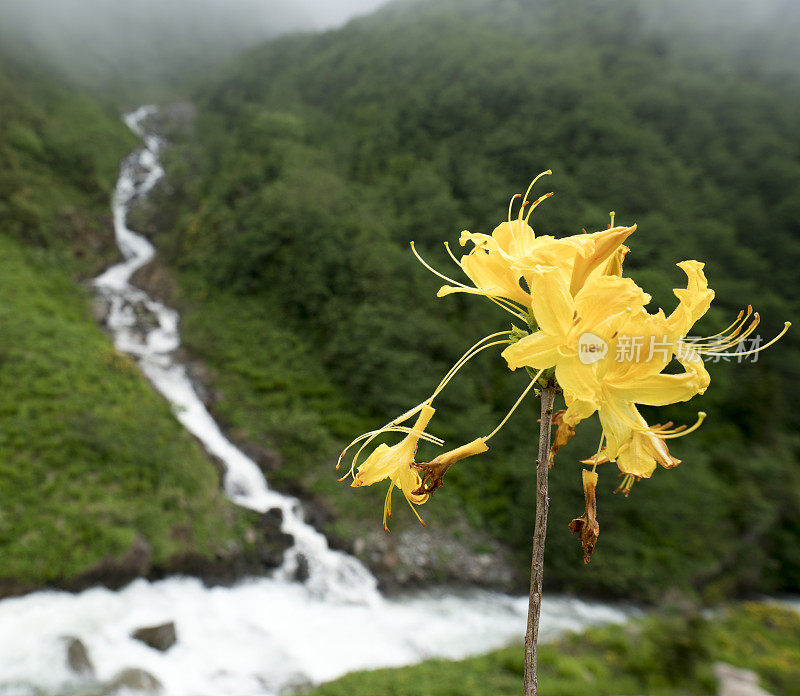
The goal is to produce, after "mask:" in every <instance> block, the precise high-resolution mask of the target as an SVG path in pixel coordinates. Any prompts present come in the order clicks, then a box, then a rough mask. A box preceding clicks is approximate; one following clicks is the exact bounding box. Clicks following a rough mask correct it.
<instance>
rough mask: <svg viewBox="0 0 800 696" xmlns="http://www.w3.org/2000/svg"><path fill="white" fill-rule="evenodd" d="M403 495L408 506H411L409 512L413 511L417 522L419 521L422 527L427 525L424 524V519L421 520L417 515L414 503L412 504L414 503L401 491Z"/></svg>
mask: <svg viewBox="0 0 800 696" xmlns="http://www.w3.org/2000/svg"><path fill="white" fill-rule="evenodd" d="M403 497H404V498H405V499H406V502H407V503H408V506H409V507H410V508H411V512H413V513H414V515H416V518H417V519H418V520H419V523H420V524H421V525H422V526H423V527H427V526H428V525H426V524H425V520H423V519H422V518H421V517H420V516H419V513H418V512H417V507H416V505H414V503H412V502H411V500H409V498H408V496H406V494H405V491H403Z"/></svg>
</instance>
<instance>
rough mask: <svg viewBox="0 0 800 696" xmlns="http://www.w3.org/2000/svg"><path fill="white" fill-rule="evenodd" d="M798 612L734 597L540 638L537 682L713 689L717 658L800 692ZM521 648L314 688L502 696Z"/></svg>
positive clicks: (611, 692) (355, 694) (563, 687)
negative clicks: (732, 602) (714, 613)
mask: <svg viewBox="0 0 800 696" xmlns="http://www.w3.org/2000/svg"><path fill="white" fill-rule="evenodd" d="M798 641H800V619H798V617H797V614H796V612H792V611H789V610H786V609H783V608H780V607H776V606H769V605H764V604H757V603H752V604H746V605H744V606H742V607H730V608H729V609H727V610H726V611H725V612H723V616H721V617H718V618H715V619H713V620H711V621H703V620H701V619H698V618H694V619H692V618H687V617H681V616H679V615H673V616H665V617H656V618H650V619H647V620H645V621H638V622H634V623H632V624H631V625H628V626H624V627H618V626H613V627H608V628H600V629H592V630H590V631H588V632H587V633H585V634H579V635H573V636H568V637H567V638H564V639H562V640H560V641H558V642H557V643H554V644H551V645H543V646H540V647H539V688H540V690H541V693H543V694H547V696H618V695H619V694H639V693H646V694H652V696H689V695H690V694H691V696H701V695H703V696H705V695H706V694H707V695H708V696H712V695H713V694H716V693H717V689H716V680H715V679H714V677H713V674H712V666H713V664H714V662H716V661H723V662H727V663H729V664H732V665H735V666H737V667H740V668H746V669H752V670H754V671H755V672H756V673H757V674H758V675H759V677H760V678H761V685H762V686H763V687H764V688H765V689H767V691H769V692H770V693H774V694H781V695H782V696H796V695H797V694H800V651H798V645H800V642H798ZM522 665H523V661H522V648H521V647H512V648H507V649H505V650H500V651H496V652H493V653H490V654H488V655H483V656H481V657H477V658H474V659H469V660H463V661H460V662H448V661H445V660H433V661H430V662H426V663H423V664H421V665H418V666H414V667H404V668H401V669H385V670H375V671H371V672H358V673H354V674H350V675H348V676H346V677H343V678H341V679H339V680H337V681H335V682H332V683H330V684H326V685H324V686H322V687H320V688H318V689H315V690H313V691H311V692H309V696H362V694H363V695H364V696H367V695H372V694H382V695H383V696H483V695H484V694H492V695H493V696H505V695H506V694H509V696H510V695H511V694H517V693H519V689H520V684H521V683H522Z"/></svg>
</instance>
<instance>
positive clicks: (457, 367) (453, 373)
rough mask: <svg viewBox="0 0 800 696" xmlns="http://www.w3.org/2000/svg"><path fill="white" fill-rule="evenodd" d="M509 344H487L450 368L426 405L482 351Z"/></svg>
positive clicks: (503, 342)
mask: <svg viewBox="0 0 800 696" xmlns="http://www.w3.org/2000/svg"><path fill="white" fill-rule="evenodd" d="M502 333H508V332H507V331H504V332H502ZM509 343H511V341H492V343H487V344H486V345H483V346H481V347H480V348H476V349H475V350H473V351H472V352H471V353H469V355H466V356H464V357H463V358H462V359H461V360H460V361H459V362H458V363H456V365H454V366H453V367H452V368H450V372H448V373H447V376H446V377H445V378H444V379H443V380H442V381H441V382H440V383H439V386H438V387H436V390H435V391H434V392H433V394H431V397H430V398H429V399H428V401H426V402H425V403H428V404H429V403H431V401H433V400H434V399H435V398H436V397H437V396H438V395H439V393H440V392H441V391H442V389H444V388H445V387H446V386H447V384H448V382H449V381H450V380H451V379H453V377H455V376H456V373H457V372H458V371H459V370H460V369H461V368H462V367H464V365H466V364H467V363H468V362H469V361H470V360H472V358H474V357H475V356H476V355H477V354H478V353H480V352H481V351H482V350H486V349H487V348H491V347H492V346H501V345H508V344H509Z"/></svg>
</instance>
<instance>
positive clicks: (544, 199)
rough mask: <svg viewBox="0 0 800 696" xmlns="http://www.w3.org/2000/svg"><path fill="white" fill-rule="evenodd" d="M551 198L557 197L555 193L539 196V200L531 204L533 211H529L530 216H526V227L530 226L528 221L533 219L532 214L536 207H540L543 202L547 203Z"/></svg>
mask: <svg viewBox="0 0 800 696" xmlns="http://www.w3.org/2000/svg"><path fill="white" fill-rule="evenodd" d="M551 196H555V193H553V192H552V191H551V192H550V193H545V194H544V196H539V198H537V199H536V200H535V201H534V202H533V203H532V204H531V209H530V210H529V211H528V214H527V215H526V216H525V224H526V225H527V224H528V220H530V219H531V213H532V212H533V211H534V210H536V206H538V205H539V203H541V202H543V201H546V200H547V199H548V198H550V197H551Z"/></svg>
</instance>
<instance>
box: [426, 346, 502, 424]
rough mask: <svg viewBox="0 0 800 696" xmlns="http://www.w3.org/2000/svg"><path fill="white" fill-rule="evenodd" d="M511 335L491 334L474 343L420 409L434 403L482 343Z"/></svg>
mask: <svg viewBox="0 0 800 696" xmlns="http://www.w3.org/2000/svg"><path fill="white" fill-rule="evenodd" d="M509 333H511V332H510V331H496V332H495V333H493V334H489V335H488V336H484V337H483V338H482V339H481V340H480V341H478V342H477V343H474V344H473V345H471V346H470V347H469V348H467V350H466V351H465V352H464V354H463V355H462V356H461V357H460V358H459V359H458V360H456V362H455V364H454V365H453V367H451V368H450V369H449V370H448V371H447V374H446V375H445V376H444V377H442V381H441V382H439V386H438V387H436V389H434V390H433V394H431V396H430V397H428V399H427V400H425V401H423V402H422V404H421V405H420V408H422V405H423V404H430V403H431V402H432V401H433V399H434V397H435V396H436V395H437V394H438V393H439V392H440V391H441V390H442V389H443V388H444V385H446V384H447V382H449V381H450V379H451V378H452V376H453V375H454V374H455V373H456V372H458V371H459V370H460V369H461V368H462V367H463V366H464V364H465V363H466V362H468V361H469V360H471V359H472V357H473V355H474V354H475V353H473V351H475V349H476V348H478V346H480V345H481V344H482V343H485V342H486V341H491V340H492V339H493V338H497V337H498V336H508V334H509ZM484 347H486V346H484ZM481 350H483V349H481ZM476 353H477V351H476ZM412 415H413V414H412Z"/></svg>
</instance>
